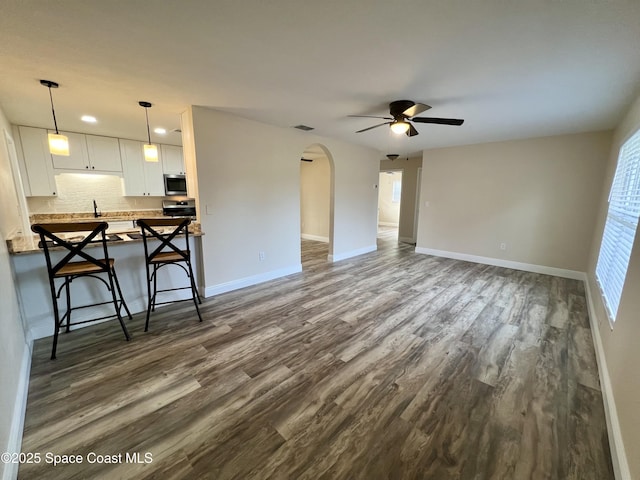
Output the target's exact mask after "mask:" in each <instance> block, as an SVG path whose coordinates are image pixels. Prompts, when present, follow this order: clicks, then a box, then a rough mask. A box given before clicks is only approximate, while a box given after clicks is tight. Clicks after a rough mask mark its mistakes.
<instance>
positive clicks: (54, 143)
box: [40, 80, 69, 157]
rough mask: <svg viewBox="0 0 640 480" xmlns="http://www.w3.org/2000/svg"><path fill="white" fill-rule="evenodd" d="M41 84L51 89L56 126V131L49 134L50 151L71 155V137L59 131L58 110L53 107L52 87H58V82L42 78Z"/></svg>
mask: <svg viewBox="0 0 640 480" xmlns="http://www.w3.org/2000/svg"><path fill="white" fill-rule="evenodd" d="M40 85H42V86H44V87H47V88H48V89H49V100H51V113H52V114H53V125H54V127H55V128H56V133H50V134H49V135H48V140H49V152H50V153H51V154H52V155H63V156H65V157H68V156H69V139H68V138H67V136H66V135H62V134H61V133H60V132H58V122H57V121H56V110H55V108H53V95H52V94H51V89H52V88H58V86H59V85H58V84H57V83H56V82H52V81H51V80H40Z"/></svg>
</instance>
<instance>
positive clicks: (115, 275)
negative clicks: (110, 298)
mask: <svg viewBox="0 0 640 480" xmlns="http://www.w3.org/2000/svg"><path fill="white" fill-rule="evenodd" d="M113 280H114V283H115V284H116V288H117V289H118V295H119V296H120V308H122V307H124V309H125V311H126V312H127V317H129V320H131V319H132V318H133V317H132V316H131V312H130V311H129V307H127V302H125V301H124V295H122V290H121V289H120V282H119V281H118V275H117V274H116V271H115V269H114V270H113Z"/></svg>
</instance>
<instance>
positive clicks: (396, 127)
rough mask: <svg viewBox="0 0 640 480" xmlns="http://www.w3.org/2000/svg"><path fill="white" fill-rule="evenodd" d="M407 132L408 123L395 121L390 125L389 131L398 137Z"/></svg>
mask: <svg viewBox="0 0 640 480" xmlns="http://www.w3.org/2000/svg"><path fill="white" fill-rule="evenodd" d="M408 130H409V123H408V122H405V121H402V120H401V121H398V120H396V121H395V122H393V123H392V124H391V131H392V132H393V133H396V134H398V135H400V134H403V133H407V131H408Z"/></svg>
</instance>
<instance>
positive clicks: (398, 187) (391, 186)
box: [378, 170, 402, 240]
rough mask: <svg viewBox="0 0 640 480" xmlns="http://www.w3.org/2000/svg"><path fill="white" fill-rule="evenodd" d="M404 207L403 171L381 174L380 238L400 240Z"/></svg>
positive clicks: (379, 203)
mask: <svg viewBox="0 0 640 480" xmlns="http://www.w3.org/2000/svg"><path fill="white" fill-rule="evenodd" d="M401 207H402V170H385V171H382V172H380V178H379V181H378V236H379V237H380V236H384V237H385V238H394V239H395V240H397V239H398V228H399V226H400V209H401Z"/></svg>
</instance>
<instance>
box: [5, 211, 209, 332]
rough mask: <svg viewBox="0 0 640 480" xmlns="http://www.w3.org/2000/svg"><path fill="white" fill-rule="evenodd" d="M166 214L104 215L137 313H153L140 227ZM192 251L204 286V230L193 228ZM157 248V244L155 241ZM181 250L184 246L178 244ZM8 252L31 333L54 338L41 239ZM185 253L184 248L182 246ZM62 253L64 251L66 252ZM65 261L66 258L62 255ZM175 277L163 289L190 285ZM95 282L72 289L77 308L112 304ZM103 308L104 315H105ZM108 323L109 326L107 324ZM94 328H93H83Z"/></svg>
mask: <svg viewBox="0 0 640 480" xmlns="http://www.w3.org/2000/svg"><path fill="white" fill-rule="evenodd" d="M161 216H162V211H161V210H155V211H154V210H143V211H127V212H111V213H105V214H104V215H102V216H101V217H100V218H99V220H101V221H106V222H108V223H109V229H108V230H107V233H108V235H109V243H108V248H109V256H110V257H112V258H114V259H115V268H116V271H117V272H118V278H119V280H120V285H121V287H122V291H123V293H124V297H125V301H126V302H127V305H128V306H129V309H130V310H131V313H138V312H142V311H145V310H146V308H147V283H146V276H145V275H146V274H145V264H144V252H143V246H142V239H141V238H140V236H139V234H140V230H139V229H138V228H137V227H136V226H135V220H136V219H138V218H152V217H161ZM95 219H96V218H94V215H93V214H90V213H79V214H39V215H35V216H32V217H31V219H30V221H31V223H32V224H33V223H46V222H65V221H74V222H77V221H83V220H86V221H94V220H95ZM190 232H191V235H190V238H189V243H190V246H189V248H190V249H191V255H192V261H193V268H194V275H195V279H196V285H200V284H201V281H200V278H201V277H200V271H201V268H200V265H201V260H202V255H201V239H200V237H201V236H202V233H201V231H200V226H199V224H197V223H193V224H192V225H191V227H190ZM153 241H154V242H156V240H153ZM178 244H179V243H178ZM7 247H8V250H9V253H10V254H11V259H12V263H13V268H14V272H15V277H16V284H17V290H18V296H19V299H20V303H21V308H22V309H23V313H24V316H23V318H24V319H25V323H26V325H25V327H26V329H27V330H28V331H29V333H30V335H31V336H32V338H33V339H37V338H43V337H47V336H50V335H53V330H54V322H53V307H52V305H51V296H50V293H49V281H48V277H47V269H46V265H45V258H44V255H43V254H42V250H41V249H40V248H39V247H38V237H37V236H35V235H26V236H15V237H12V238H9V239H7ZM182 247H184V245H182ZM61 250H62V249H61ZM56 253H58V254H60V255H62V254H64V253H65V252H62V251H61V252H56ZM167 273H169V275H167V274H165V275H160V276H159V277H158V287H159V288H163V289H164V288H177V287H183V286H184V285H185V284H186V282H187V281H188V279H187V278H186V276H185V275H184V273H183V272H182V270H180V269H179V268H176V269H175V270H174V271H171V270H168V271H167ZM95 287H96V286H95V285H93V284H92V282H85V281H83V280H82V279H78V280H76V281H75V282H73V284H72V287H71V288H72V291H73V293H72V298H73V304H74V305H81V304H86V303H94V302H96V301H98V299H102V298H104V299H107V294H108V292H105V289H103V288H95ZM185 295H186V294H185V293H184V292H180V291H175V292H168V293H166V294H165V296H164V297H163V299H164V300H167V301H171V300H180V299H183V298H186V297H185ZM101 308H102V310H101ZM108 308H109V307H108V306H103V307H92V308H90V309H86V310H80V311H77V313H74V319H75V320H85V319H90V318H94V317H100V316H103V315H108V314H109V311H108V310H107V309H108ZM103 321H104V320H103ZM88 325H91V323H88V324H85V325H83V326H88Z"/></svg>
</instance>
